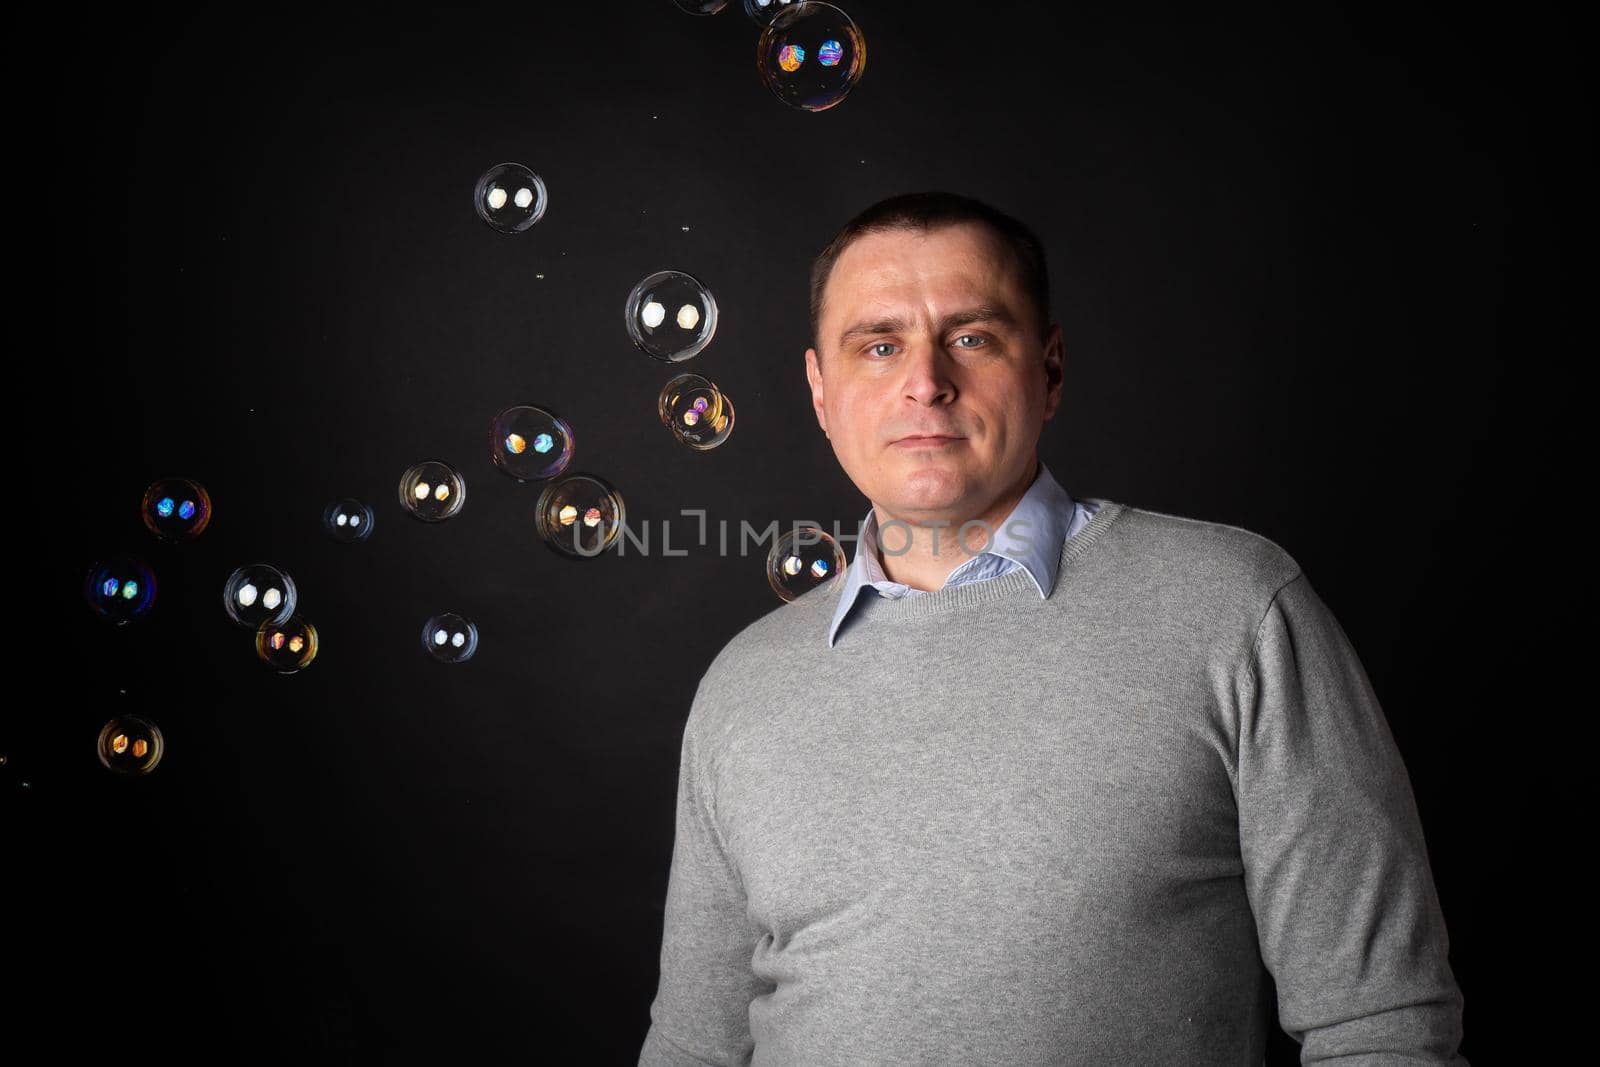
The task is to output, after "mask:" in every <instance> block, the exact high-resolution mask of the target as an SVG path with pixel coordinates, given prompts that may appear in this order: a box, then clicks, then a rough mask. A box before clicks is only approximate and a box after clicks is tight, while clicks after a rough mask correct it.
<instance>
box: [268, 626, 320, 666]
mask: <svg viewBox="0 0 1600 1067" xmlns="http://www.w3.org/2000/svg"><path fill="white" fill-rule="evenodd" d="M256 655H257V656H260V657H261V662H262V663H265V664H266V665H267V666H269V667H271V668H273V669H274V670H276V671H277V672H278V673H279V674H293V673H295V672H296V671H299V670H304V669H305V668H306V667H309V666H311V661H312V660H314V659H316V658H317V628H316V627H315V626H312V625H311V624H310V623H309V622H307V621H306V620H305V619H303V618H301V617H300V616H299V615H291V616H289V617H288V618H287V619H284V620H283V621H282V622H273V621H271V620H270V619H269V620H268V621H266V622H264V623H262V624H261V628H260V629H258V630H257V631H256Z"/></svg>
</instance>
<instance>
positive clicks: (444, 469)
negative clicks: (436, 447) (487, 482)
mask: <svg viewBox="0 0 1600 1067" xmlns="http://www.w3.org/2000/svg"><path fill="white" fill-rule="evenodd" d="M466 502H467V483H466V480H465V479H463V478H462V477H461V475H460V474H458V473H457V472H456V469H455V468H454V467H452V466H450V464H448V463H440V462H438V461H437V460H428V461H427V462H425V463H418V464H417V465H416V466H415V467H412V468H411V469H409V470H407V471H406V472H405V473H404V474H402V475H401V476H400V506H401V507H403V508H405V509H406V510H407V511H409V512H410V513H411V514H413V515H415V516H416V517H417V518H419V519H421V520H422V521H423V522H443V521H444V520H445V519H448V518H450V517H451V516H453V515H455V514H456V512H458V511H460V510H461V505H463V504H465V503H466Z"/></svg>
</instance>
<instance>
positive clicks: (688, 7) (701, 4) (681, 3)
mask: <svg viewBox="0 0 1600 1067" xmlns="http://www.w3.org/2000/svg"><path fill="white" fill-rule="evenodd" d="M672 2H673V3H674V4H677V5H678V9H679V10H680V11H687V12H688V13H689V14H691V15H715V14H716V13H717V12H719V11H721V10H722V9H723V8H725V7H727V6H728V0H672Z"/></svg>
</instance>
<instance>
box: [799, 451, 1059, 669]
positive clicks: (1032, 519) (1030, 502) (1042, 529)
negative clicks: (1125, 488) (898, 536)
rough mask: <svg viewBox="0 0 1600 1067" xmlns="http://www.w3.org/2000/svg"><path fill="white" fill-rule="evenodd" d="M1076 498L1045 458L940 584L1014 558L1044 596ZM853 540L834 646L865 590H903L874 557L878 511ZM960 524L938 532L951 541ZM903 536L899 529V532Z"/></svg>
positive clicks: (832, 633)
mask: <svg viewBox="0 0 1600 1067" xmlns="http://www.w3.org/2000/svg"><path fill="white" fill-rule="evenodd" d="M1075 507H1076V502H1075V501H1074V500H1073V499H1072V497H1071V496H1070V495H1069V494H1068V493H1067V491H1066V490H1065V489H1063V488H1062V487H1061V484H1060V483H1059V482H1057V481H1056V480H1055V478H1054V477H1053V476H1052V475H1051V474H1050V468H1048V467H1046V466H1045V464H1044V461H1043V460H1040V461H1039V472H1038V474H1036V475H1035V476H1034V479H1033V483H1032V484H1031V485H1029V486H1028V491H1027V492H1026V493H1024V494H1023V495H1022V499H1021V500H1019V501H1017V506H1016V507H1014V508H1012V509H1011V513H1010V514H1009V515H1007V516H1006V517H1005V519H1004V520H1002V521H1001V522H1000V523H999V525H998V526H997V528H996V529H995V531H994V543H993V544H991V545H990V546H989V548H988V550H987V551H984V552H980V553H979V554H977V555H976V556H973V557H972V558H971V559H968V560H964V561H963V562H962V563H961V565H960V566H958V567H957V568H956V569H955V570H953V571H951V572H950V575H949V577H947V578H946V579H945V583H944V586H943V587H942V588H948V587H950V586H951V585H963V584H966V583H967V582H973V581H982V580H984V579H985V578H993V577H996V576H998V575H1000V574H1003V573H1005V572H1006V571H1009V570H1012V569H1014V567H1013V564H1016V565H1020V566H1022V567H1023V568H1025V569H1026V570H1027V572H1028V574H1029V575H1030V576H1031V577H1032V578H1033V584H1034V585H1035V586H1037V587H1038V589H1039V597H1040V598H1041V599H1044V598H1047V597H1049V595H1050V590H1052V589H1054V588H1055V584H1056V571H1057V570H1058V569H1059V568H1060V566H1061V544H1062V542H1063V541H1065V540H1066V536H1067V530H1068V529H1069V528H1070V527H1071V525H1072V515H1073V511H1074V509H1075ZM860 530H861V532H860V534H859V535H858V536H857V540H856V551H855V556H854V557H853V558H852V559H851V561H850V567H849V569H848V570H846V571H845V576H844V588H843V589H842V590H841V591H840V593H839V603H838V605H837V606H836V607H835V608H834V612H833V622H832V624H831V625H830V626H829V627H828V647H829V648H832V647H833V642H834V638H835V637H836V636H837V635H838V633H839V627H840V626H841V625H843V623H844V620H845V618H846V617H847V616H848V615H849V614H850V611H851V609H852V608H854V607H855V606H856V601H857V599H858V598H859V597H860V595H861V593H862V591H863V590H866V589H871V590H873V591H874V593H875V594H877V593H878V592H879V591H880V586H881V587H882V589H883V590H888V591H895V592H898V591H902V590H905V589H906V587H905V586H903V585H899V584H898V583H896V582H893V581H891V580H890V579H889V578H887V577H885V575H884V573H883V565H882V563H881V562H880V561H879V558H878V521H877V511H876V509H874V508H868V509H867V517H866V518H865V519H863V520H862V522H861V526H860ZM958 533H959V529H958V528H957V527H940V528H939V536H940V537H941V538H942V537H949V538H950V540H951V542H954V541H955V539H956V537H957V535H958ZM902 536H903V535H902Z"/></svg>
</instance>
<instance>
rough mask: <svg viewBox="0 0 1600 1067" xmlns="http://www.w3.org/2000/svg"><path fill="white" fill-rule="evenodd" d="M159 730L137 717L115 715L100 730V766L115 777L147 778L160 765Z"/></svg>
mask: <svg viewBox="0 0 1600 1067" xmlns="http://www.w3.org/2000/svg"><path fill="white" fill-rule="evenodd" d="M165 749H166V742H165V740H164V739H163V738H162V736H161V728H160V727H158V726H157V725H156V724H155V723H153V722H151V721H149V720H148V719H143V718H140V717H139V716H137V715H118V716H117V717H116V718H114V719H112V720H111V721H110V722H108V723H106V724H105V725H104V726H102V727H101V728H100V740H99V743H98V744H97V746H96V751H97V752H98V753H99V755H100V762H101V763H102V764H104V765H105V766H106V767H107V768H109V769H110V770H113V771H116V772H117V773H118V774H149V773H150V772H151V771H153V770H155V767H156V764H158V763H160V762H161V754H162V752H163V751H165Z"/></svg>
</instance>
